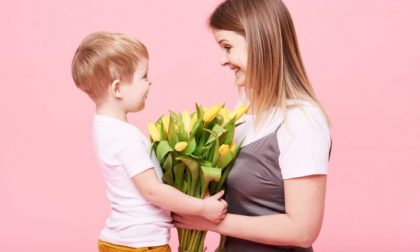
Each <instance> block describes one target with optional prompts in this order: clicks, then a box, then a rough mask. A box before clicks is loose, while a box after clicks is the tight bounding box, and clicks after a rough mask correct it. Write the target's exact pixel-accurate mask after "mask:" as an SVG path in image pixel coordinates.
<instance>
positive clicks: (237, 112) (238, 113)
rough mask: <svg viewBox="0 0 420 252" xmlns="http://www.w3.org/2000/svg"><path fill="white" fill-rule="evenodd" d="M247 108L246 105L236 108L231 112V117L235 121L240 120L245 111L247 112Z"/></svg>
mask: <svg viewBox="0 0 420 252" xmlns="http://www.w3.org/2000/svg"><path fill="white" fill-rule="evenodd" d="M248 108H249V106H248V105H241V106H239V107H238V108H236V109H235V111H233V112H232V113H231V117H230V118H232V117H233V116H235V121H237V120H238V119H239V118H241V117H242V116H243V115H244V114H245V113H246V112H247V111H248Z"/></svg>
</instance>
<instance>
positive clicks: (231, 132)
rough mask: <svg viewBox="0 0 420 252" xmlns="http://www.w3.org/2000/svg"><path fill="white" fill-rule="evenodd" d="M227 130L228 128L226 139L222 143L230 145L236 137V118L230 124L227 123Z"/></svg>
mask: <svg viewBox="0 0 420 252" xmlns="http://www.w3.org/2000/svg"><path fill="white" fill-rule="evenodd" d="M225 128H226V132H227V133H226V135H225V136H224V139H223V141H222V143H223V144H228V145H230V144H231V143H232V141H233V137H234V135H235V117H233V118H232V119H230V120H229V122H227V123H226V124H225Z"/></svg>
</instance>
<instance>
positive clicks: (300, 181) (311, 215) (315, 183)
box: [174, 175, 327, 247]
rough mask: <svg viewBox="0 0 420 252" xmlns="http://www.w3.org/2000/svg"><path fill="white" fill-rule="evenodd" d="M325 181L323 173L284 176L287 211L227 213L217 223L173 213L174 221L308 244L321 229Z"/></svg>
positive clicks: (274, 242) (242, 235)
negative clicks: (249, 213) (286, 177)
mask: <svg viewBox="0 0 420 252" xmlns="http://www.w3.org/2000/svg"><path fill="white" fill-rule="evenodd" d="M326 181H327V180H326V176H325V175H314V176H306V177H301V178H294V179H288V180H285V181H284V189H285V199H286V202H285V204H286V214H275V215H267V216H255V217H251V216H243V215H235V214H228V215H227V216H226V218H225V219H224V220H223V221H222V222H220V223H219V224H218V225H216V224H213V223H210V222H207V221H205V220H204V219H202V218H198V217H191V216H174V220H175V225H176V226H178V227H187V228H193V229H194V228H197V229H209V230H212V231H214V232H218V233H220V234H223V235H227V236H231V237H236V238H240V239H244V240H250V241H254V242H259V243H264V244H271V245H289V246H299V247H309V246H311V245H312V243H313V242H314V241H315V239H316V238H317V236H318V234H319V231H320V229H321V224H322V219H323V214H324V202H325V189H326Z"/></svg>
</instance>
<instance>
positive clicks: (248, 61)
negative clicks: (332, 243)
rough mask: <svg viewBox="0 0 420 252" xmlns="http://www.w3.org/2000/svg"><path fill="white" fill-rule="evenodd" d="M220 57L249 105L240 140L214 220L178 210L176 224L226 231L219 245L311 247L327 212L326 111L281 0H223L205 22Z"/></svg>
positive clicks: (257, 251)
mask: <svg viewBox="0 0 420 252" xmlns="http://www.w3.org/2000/svg"><path fill="white" fill-rule="evenodd" d="M209 25H210V27H211V28H212V31H213V35H214V37H215V39H216V41H217V43H218V44H219V45H220V47H221V50H222V55H221V64H222V65H223V66H226V67H229V68H231V69H232V70H233V71H234V72H235V75H236V80H235V82H236V85H238V86H239V87H240V88H241V89H242V90H244V91H245V92H244V93H245V94H246V99H247V101H248V102H249V105H250V110H249V112H248V115H246V116H245V118H244V121H245V123H244V124H243V125H241V126H240V127H239V128H238V131H237V138H238V139H241V138H243V137H245V141H244V144H243V146H242V148H241V151H240V153H239V155H238V157H237V160H236V162H235V165H234V167H233V168H232V170H231V173H230V175H229V177H228V180H227V182H226V190H225V193H226V201H227V202H228V204H229V207H228V212H229V213H228V214H227V215H226V218H225V219H224V220H223V221H222V222H221V223H219V224H214V223H211V222H208V221H206V220H205V219H203V218H200V217H195V216H180V215H175V216H174V220H175V222H176V225H177V226H178V227H182V228H191V229H201V230H211V231H214V232H218V233H220V234H222V235H226V236H227V240H226V242H225V244H224V251H235V252H247V251H252V252H266V251H313V250H312V243H313V242H314V241H315V239H316V238H317V236H318V234H319V231H320V229H321V223H322V218H323V214H324V201H325V188H326V181H327V178H326V174H327V169H328V159H329V152H330V146H331V142H330V141H331V140H330V133H329V119H328V117H327V115H326V113H325V112H324V110H323V108H322V106H321V104H320V102H319V101H318V100H317V98H316V96H315V94H314V91H313V89H312V87H311V84H310V82H309V80H308V77H307V75H306V72H305V69H304V66H303V63H302V59H301V56H300V53H299V48H298V43H297V39H296V34H295V30H294V26H293V22H292V19H291V17H290V14H289V12H288V10H287V8H286V6H285V5H284V4H283V2H282V1H281V0H258V1H255V0H226V1H225V2H223V3H222V4H221V5H219V6H218V8H217V9H216V10H215V11H214V12H213V14H212V15H211V17H210V22H209Z"/></svg>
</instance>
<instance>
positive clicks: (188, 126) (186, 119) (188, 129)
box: [182, 110, 191, 134]
mask: <svg viewBox="0 0 420 252" xmlns="http://www.w3.org/2000/svg"><path fill="white" fill-rule="evenodd" d="M182 122H183V123H184V128H185V131H186V132H187V133H188V134H190V132H191V117H190V113H188V111H187V110H184V111H183V112H182Z"/></svg>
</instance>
